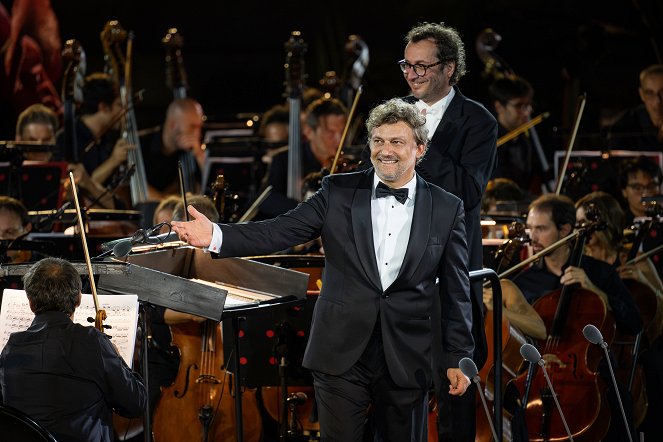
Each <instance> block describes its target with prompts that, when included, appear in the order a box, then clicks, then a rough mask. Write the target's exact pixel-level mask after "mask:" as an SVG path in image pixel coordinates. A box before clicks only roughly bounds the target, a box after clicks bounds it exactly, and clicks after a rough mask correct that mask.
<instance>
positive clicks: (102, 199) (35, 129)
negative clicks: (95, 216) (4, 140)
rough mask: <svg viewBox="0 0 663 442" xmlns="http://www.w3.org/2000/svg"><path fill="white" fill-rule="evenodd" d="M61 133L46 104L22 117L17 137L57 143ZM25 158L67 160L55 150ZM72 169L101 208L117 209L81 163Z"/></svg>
mask: <svg viewBox="0 0 663 442" xmlns="http://www.w3.org/2000/svg"><path fill="white" fill-rule="evenodd" d="M57 130H58V118H57V115H56V114H55V112H53V111H52V110H51V109H49V108H47V107H46V106H44V105H41V104H33V105H32V106H30V107H28V108H27V109H25V110H24V111H23V112H21V114H20V115H19V117H18V121H17V123H16V136H15V138H16V141H31V142H35V143H45V144H55V143H56V135H55V134H56V132H57ZM23 158H24V159H25V160H30V161H63V159H64V156H63V155H62V153H61V152H59V153H57V154H54V152H52V151H46V152H30V151H28V152H25V153H24V154H23ZM68 169H69V170H71V171H73V172H74V180H75V182H76V184H77V185H78V186H79V187H80V188H81V191H82V192H83V193H84V194H85V195H86V196H88V197H89V198H91V199H92V200H95V199H97V198H99V200H98V205H99V206H100V207H104V208H109V209H112V208H114V207H115V203H114V201H113V198H112V196H111V195H105V194H104V192H105V190H104V188H103V187H102V186H101V185H99V184H98V183H97V182H95V181H94V180H93V179H92V178H91V177H90V175H89V174H88V173H87V172H86V171H85V168H84V167H83V166H82V165H81V164H74V163H71V164H69V165H68ZM68 185H69V182H68V181H65V188H67V187H68Z"/></svg>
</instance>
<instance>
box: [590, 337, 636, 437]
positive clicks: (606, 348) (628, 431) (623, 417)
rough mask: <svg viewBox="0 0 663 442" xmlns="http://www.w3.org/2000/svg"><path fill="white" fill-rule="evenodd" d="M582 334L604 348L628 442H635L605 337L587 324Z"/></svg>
mask: <svg viewBox="0 0 663 442" xmlns="http://www.w3.org/2000/svg"><path fill="white" fill-rule="evenodd" d="M582 334H583V335H584V336H585V339H587V340H588V341H589V342H591V343H592V344H598V345H600V346H601V348H603V351H604V352H605V358H606V359H607V360H608V368H609V369H610V377H612V385H613V386H614V387H615V394H616V395H617V401H618V402H619V409H620V410H621V412H622V419H624V426H625V427H626V434H627V435H628V440H629V441H630V442H633V437H632V436H631V430H630V429H629V427H628V419H626V413H625V412H624V404H623V403H622V398H621V396H620V394H619V388H617V379H615V372H614V371H613V369H612V361H611V360H610V355H609V354H608V344H607V343H606V342H605V341H604V340H603V335H602V334H601V331H600V330H599V329H598V328H596V327H595V326H594V325H592V324H587V325H586V326H585V327H584V328H583V329H582Z"/></svg>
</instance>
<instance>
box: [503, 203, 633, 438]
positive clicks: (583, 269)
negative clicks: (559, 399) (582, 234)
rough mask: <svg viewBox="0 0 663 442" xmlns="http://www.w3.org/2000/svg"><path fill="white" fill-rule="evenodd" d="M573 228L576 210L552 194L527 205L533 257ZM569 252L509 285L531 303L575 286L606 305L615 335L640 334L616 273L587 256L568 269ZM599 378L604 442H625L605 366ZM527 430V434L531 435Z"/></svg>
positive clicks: (558, 254) (563, 249) (630, 301)
mask: <svg viewBox="0 0 663 442" xmlns="http://www.w3.org/2000/svg"><path fill="white" fill-rule="evenodd" d="M575 222H576V209H575V206H574V204H573V201H572V200H571V199H570V198H568V197H566V196H563V195H554V194H547V195H543V196H541V197H539V198H537V199H536V200H535V201H533V202H532V204H530V208H529V212H528V216H527V226H528V227H529V229H530V237H531V240H532V247H533V249H534V251H535V252H538V251H540V250H542V249H543V248H545V247H548V246H550V245H551V244H553V243H554V242H556V241H558V240H560V239H562V238H564V237H566V236H567V235H569V234H571V232H572V230H573V226H575ZM571 252H572V246H571V245H570V244H566V245H564V246H562V247H560V248H558V249H557V250H555V251H554V252H552V253H551V254H549V255H548V256H546V257H544V258H543V259H542V260H541V261H540V262H539V263H538V264H536V265H533V266H532V267H530V268H528V269H526V270H524V271H523V272H522V273H520V274H518V275H517V276H516V277H515V278H514V280H513V281H514V282H515V283H516V285H518V287H519V288H520V289H521V290H522V291H523V293H524V294H525V297H526V298H527V299H528V301H529V302H531V303H534V302H535V301H537V300H539V299H542V298H543V297H544V296H546V295H547V294H548V293H549V292H551V291H553V290H555V289H559V288H561V287H562V286H564V285H571V284H579V285H580V287H581V288H582V289H585V290H588V291H591V292H594V293H596V294H597V295H598V296H599V297H600V298H601V299H602V300H603V301H604V302H605V304H606V306H607V308H608V310H609V311H610V312H611V314H612V316H613V317H614V320H615V322H616V325H617V329H618V330H619V331H621V332H623V333H625V334H631V335H635V334H637V333H639V332H640V330H641V329H642V319H641V317H640V313H639V311H638V309H637V307H636V305H635V303H634V301H633V298H632V297H631V294H630V293H629V292H628V290H627V289H626V287H625V285H624V283H623V282H622V281H621V279H620V278H619V275H618V274H617V272H616V271H615V270H614V269H613V268H612V267H611V266H610V265H608V264H607V263H605V262H602V261H599V260H597V259H595V258H592V257H589V256H583V257H582V258H581V261H580V265H579V266H570V265H568V263H569V260H570V258H571ZM535 307H536V306H535ZM548 356H549V360H547V362H548V363H549V364H553V365H554V364H556V363H560V361H559V358H558V357H557V355H555V354H551V355H548ZM599 372H600V373H601V375H602V376H603V377H604V379H605V380H606V385H607V386H608V402H609V403H610V405H611V409H612V415H613V417H614V419H612V420H611V424H613V425H614V426H615V431H611V432H610V433H608V439H604V440H621V439H622V436H623V438H624V440H626V434H625V432H624V431H623V427H622V428H620V427H619V425H620V424H621V420H620V419H619V416H620V415H621V413H620V411H619V407H618V403H617V401H616V396H615V394H614V391H613V389H612V388H610V385H612V382H611V381H610V376H609V374H608V371H607V367H606V366H605V364H600V365H599ZM521 393H522V392H521ZM557 393H558V394H559V392H557ZM621 397H622V398H623V399H624V398H626V395H625V394H622V395H621ZM625 402H628V401H625ZM625 405H627V406H628V405H629V404H628V403H626V404H625ZM629 411H630V409H629ZM581 425H582V423H581ZM529 430H530V434H532V432H531V431H532V429H529ZM604 431H607V429H606V430H604ZM611 438H616V439H611Z"/></svg>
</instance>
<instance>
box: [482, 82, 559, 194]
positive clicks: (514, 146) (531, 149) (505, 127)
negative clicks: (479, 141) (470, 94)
mask: <svg viewBox="0 0 663 442" xmlns="http://www.w3.org/2000/svg"><path fill="white" fill-rule="evenodd" d="M488 92H489V94H490V103H491V104H492V106H493V108H494V109H495V115H496V117H497V122H498V123H499V127H498V135H499V136H500V137H501V136H503V135H506V134H508V133H509V132H511V131H513V130H515V129H517V128H519V127H521V126H522V125H523V124H526V123H527V122H528V121H530V117H531V116H532V99H533V98H534V89H533V88H532V85H531V84H530V83H529V81H527V80H525V79H524V78H522V77H518V76H507V77H503V78H498V79H497V80H495V81H494V82H493V83H492V84H491V85H490V87H489V88H488ZM534 136H535V135H533V134H532V132H531V131H528V132H525V133H522V134H520V135H518V136H517V137H515V138H513V139H512V140H510V141H508V142H506V143H504V144H503V145H501V146H499V147H498V148H497V167H496V168H495V170H494V171H493V175H492V176H491V178H509V179H511V180H513V181H515V182H516V184H518V186H520V188H521V189H523V191H525V192H527V193H529V194H530V195H541V193H543V191H544V189H545V191H546V192H548V191H552V186H550V185H548V183H546V182H545V181H550V180H551V179H552V178H553V177H552V176H547V177H544V172H548V171H551V170H550V168H549V166H548V165H549V163H548V160H549V159H548V158H547V157H548V155H546V153H545V152H544V150H543V147H542V146H541V144H540V142H539V141H538V138H536V139H535V138H534ZM536 136H537V137H538V135H536ZM537 142H538V143H539V144H538V146H537V144H536V143H537ZM542 186H547V187H542Z"/></svg>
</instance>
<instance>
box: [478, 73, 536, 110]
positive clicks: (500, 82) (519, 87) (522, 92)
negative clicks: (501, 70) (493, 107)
mask: <svg viewBox="0 0 663 442" xmlns="http://www.w3.org/2000/svg"><path fill="white" fill-rule="evenodd" d="M488 92H489V93H490V101H491V103H492V102H495V101H499V102H500V103H502V104H503V105H506V104H507V103H508V102H509V100H512V99H514V98H520V97H531V96H532V95H534V89H533V88H532V85H531V84H530V83H529V81H527V80H525V79H524V78H522V77H517V76H512V77H502V78H498V79H497V80H495V81H494V82H493V83H492V84H491V85H490V87H489V88H488Z"/></svg>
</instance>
